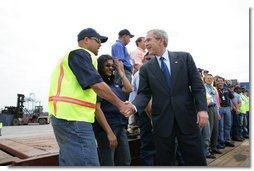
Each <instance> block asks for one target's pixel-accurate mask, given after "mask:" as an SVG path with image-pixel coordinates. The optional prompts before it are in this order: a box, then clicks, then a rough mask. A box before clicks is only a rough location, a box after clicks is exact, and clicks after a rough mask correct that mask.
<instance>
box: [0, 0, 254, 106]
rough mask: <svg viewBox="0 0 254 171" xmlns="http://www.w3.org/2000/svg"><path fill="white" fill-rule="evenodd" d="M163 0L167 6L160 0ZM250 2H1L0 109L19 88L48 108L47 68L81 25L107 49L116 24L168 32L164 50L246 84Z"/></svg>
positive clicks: (13, 98) (114, 36)
mask: <svg viewBox="0 0 254 171" xmlns="http://www.w3.org/2000/svg"><path fill="white" fill-rule="evenodd" d="M165 3H166V4H165ZM249 3H250V2H249V1H248V0H146V1H138V0H71V1H63V0H22V1H21V0H1V1H0V70H1V73H0V80H1V82H0V91H1V95H0V108H2V107H4V106H10V105H13V106H16V97H17V93H21V94H24V95H25V96H28V95H29V93H35V96H36V99H37V100H40V101H41V104H42V105H43V107H44V108H45V110H47V98H48V89H49V83H50V82H49V80H50V75H51V72H52V70H53V68H54V66H55V65H56V63H57V61H58V60H59V59H60V58H61V57H62V56H63V55H64V54H65V53H66V52H67V51H69V50H71V49H73V48H75V47H76V46H77V34H78V33H79V31H81V30H82V29H83V28H87V27H92V28H95V29H96V30H97V31H98V32H99V33H100V34H102V35H106V36H108V37H109V40H108V41H107V42H106V43H105V44H102V47H101V48H100V50H99V51H100V52H99V55H100V54H104V53H108V54H110V51H111V45H112V44H113V43H114V42H115V40H116V39H117V37H118V32H119V31H120V30H121V29H124V28H127V29H129V30H130V32H131V33H132V34H134V35H135V37H134V38H133V39H131V43H130V44H129V45H128V46H127V48H128V50H129V51H132V50H134V49H135V48H136V47H135V40H136V38H137V37H139V36H145V35H146V32H147V31H148V30H150V29H153V28H159V29H164V30H165V31H167V33H168V36H169V44H168V49H169V50H171V51H187V52H190V53H191V54H192V56H193V58H194V60H195V62H196V65H197V66H198V67H200V68H204V69H207V70H209V71H210V73H212V74H213V75H220V76H223V77H225V78H227V79H238V80H239V81H245V82H246V81H249V6H251V5H250V4H249Z"/></svg>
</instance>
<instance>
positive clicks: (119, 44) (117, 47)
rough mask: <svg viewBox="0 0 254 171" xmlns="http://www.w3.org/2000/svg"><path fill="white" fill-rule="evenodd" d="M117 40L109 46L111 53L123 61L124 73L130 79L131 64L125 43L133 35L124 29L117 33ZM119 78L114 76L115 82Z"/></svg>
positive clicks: (126, 43)
mask: <svg viewBox="0 0 254 171" xmlns="http://www.w3.org/2000/svg"><path fill="white" fill-rule="evenodd" d="M118 36H119V37H118V40H116V42H115V43H114V44H113V45H112V47H111V54H112V56H113V57H114V58H117V59H118V60H120V61H122V62H123V65H124V71H125V75H126V77H127V78H128V80H129V81H130V82H131V80H132V70H133V64H132V61H131V57H130V54H129V53H128V51H127V48H126V45H128V44H129V42H130V39H131V38H133V37H134V35H132V34H131V33H130V32H129V30H127V29H124V30H121V31H120V32H119V33H118ZM119 80H120V78H119V76H116V82H117V83H118V82H119Z"/></svg>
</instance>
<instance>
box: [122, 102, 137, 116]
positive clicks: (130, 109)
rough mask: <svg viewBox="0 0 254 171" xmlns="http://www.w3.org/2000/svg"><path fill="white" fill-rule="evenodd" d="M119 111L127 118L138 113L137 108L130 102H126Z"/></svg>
mask: <svg viewBox="0 0 254 171" xmlns="http://www.w3.org/2000/svg"><path fill="white" fill-rule="evenodd" d="M119 110H120V112H121V113H122V114H123V115H124V116H125V117H126V118H127V117H129V116H131V115H133V114H134V113H136V112H137V109H136V107H135V106H134V105H133V104H132V103H131V102H129V101H125V102H124V103H123V104H122V105H121V106H120V108H119Z"/></svg>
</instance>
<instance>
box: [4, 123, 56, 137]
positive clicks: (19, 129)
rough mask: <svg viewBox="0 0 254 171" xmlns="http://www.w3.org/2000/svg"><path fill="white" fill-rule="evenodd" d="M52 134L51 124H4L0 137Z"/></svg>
mask: <svg viewBox="0 0 254 171" xmlns="http://www.w3.org/2000/svg"><path fill="white" fill-rule="evenodd" d="M48 134H52V135H53V134H54V132H53V128H52V126H51V124H46V125H39V124H29V125H20V126H4V127H3V128H2V136H0V139H8V138H17V137H27V136H36V135H48Z"/></svg>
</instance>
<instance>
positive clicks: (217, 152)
mask: <svg viewBox="0 0 254 171" xmlns="http://www.w3.org/2000/svg"><path fill="white" fill-rule="evenodd" d="M212 152H213V153H215V154H222V152H221V151H220V150H218V149H216V148H215V149H213V150H212Z"/></svg>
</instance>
